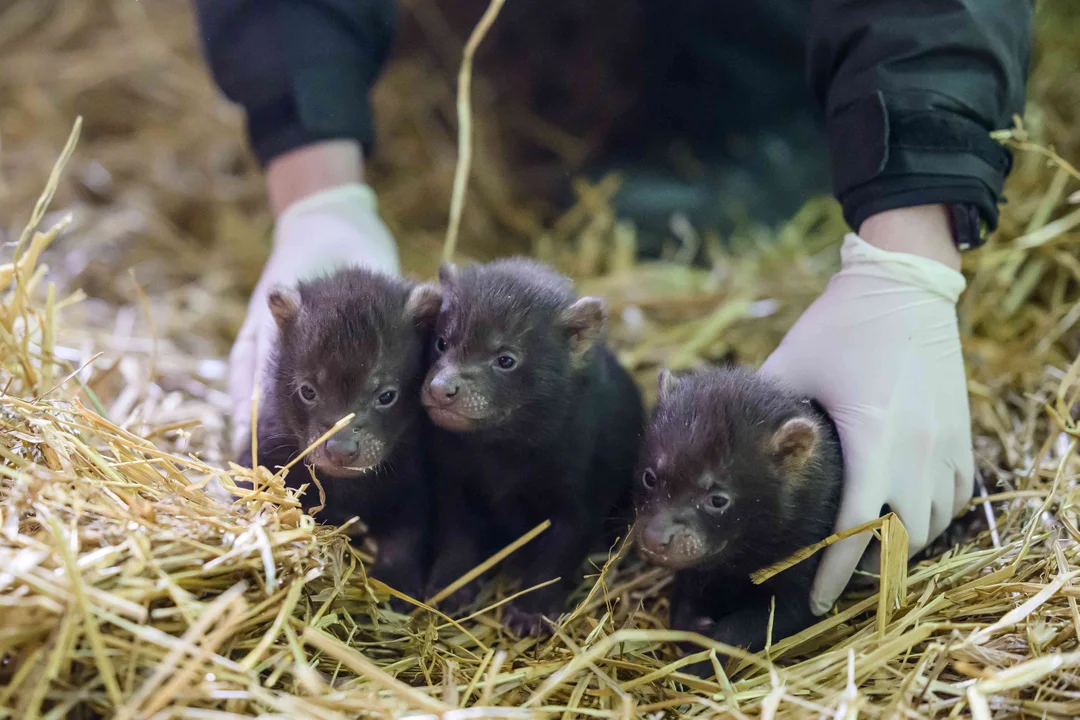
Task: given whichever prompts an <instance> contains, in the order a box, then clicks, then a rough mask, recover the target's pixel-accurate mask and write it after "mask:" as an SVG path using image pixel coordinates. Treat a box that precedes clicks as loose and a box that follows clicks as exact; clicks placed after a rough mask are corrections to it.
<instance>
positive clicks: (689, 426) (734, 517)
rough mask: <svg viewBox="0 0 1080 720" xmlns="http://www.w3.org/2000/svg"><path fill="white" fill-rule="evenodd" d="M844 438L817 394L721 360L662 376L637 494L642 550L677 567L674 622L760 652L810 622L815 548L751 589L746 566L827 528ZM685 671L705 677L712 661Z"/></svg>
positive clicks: (782, 554) (835, 502) (785, 552)
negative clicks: (796, 392)
mask: <svg viewBox="0 0 1080 720" xmlns="http://www.w3.org/2000/svg"><path fill="white" fill-rule="evenodd" d="M842 485H843V461H842V457H841V454H840V441H839V437H838V435H837V432H836V427H835V425H834V424H833V422H832V420H831V419H830V418H829V417H828V415H826V414H825V412H824V410H822V409H821V408H820V407H819V406H818V405H817V404H816V403H814V402H813V401H810V400H807V399H804V398H800V397H795V396H793V395H791V394H790V393H788V392H787V391H785V390H784V389H783V388H781V387H780V386H779V385H777V384H775V383H773V382H772V381H770V380H768V379H766V378H764V377H761V376H759V375H755V374H752V373H750V372H748V371H745V370H739V369H733V368H727V369H710V370H704V371H698V372H694V373H691V374H688V375H684V376H682V377H678V378H677V377H675V376H673V375H671V374H670V373H668V372H666V371H665V372H661V374H660V393H659V400H658V403H657V406H656V408H655V410H654V412H653V416H652V418H651V421H650V423H649V426H648V428H647V430H646V432H645V442H644V445H643V448H642V460H641V464H640V467H639V472H638V480H637V483H636V487H635V491H634V496H635V497H634V505H635V507H636V509H637V522H636V524H635V532H636V533H637V535H636V540H637V547H638V549H639V551H640V553H641V554H642V556H644V557H645V559H646V560H649V561H651V562H653V563H656V564H658V565H662V566H665V567H669V568H672V569H675V570H677V571H678V572H677V573H676V575H675V581H674V584H673V589H672V595H671V625H672V627H674V628H675V629H679V630H688V631H693V632H697V633H700V634H702V635H706V636H708V637H711V638H713V639H715V640H717V641H720V642H723V643H727V644H729V645H732V646H736V647H743V648H746V649H748V650H749V651H751V652H756V651H757V650H760V649H761V648H763V647H764V646H765V641H766V632H767V627H768V623H769V612H770V596H775V598H776V610H775V615H774V620H773V623H774V624H773V629H772V636H773V638H772V639H773V640H774V641H776V640H779V639H781V638H783V637H787V636H790V635H793V634H795V633H797V632H799V631H800V630H803V629H805V628H806V627H808V626H809V625H811V624H812V623H813V621H814V616H813V614H812V613H811V611H810V586H811V584H812V582H813V578H814V573H815V571H816V569H817V564H818V559H819V557H820V556H819V555H815V556H814V557H812V558H810V559H809V560H805V561H803V562H801V563H799V564H797V565H795V566H793V567H791V568H789V569H787V570H785V571H783V572H782V573H780V574H778V575H776V576H774V577H773V578H772V579H770V580H767V581H765V582H764V583H763V584H762V585H754V584H753V583H752V582H751V581H750V577H749V576H750V574H751V573H752V572H754V571H756V570H759V569H761V568H764V567H768V566H769V565H771V564H773V563H775V562H778V561H780V560H783V559H784V558H786V557H788V556H789V555H791V553H793V552H795V551H796V550H798V549H800V548H803V547H805V546H807V545H811V544H813V543H815V542H817V541H818V540H822V539H824V538H826V537H828V536H829V534H831V533H832V531H833V525H834V523H835V521H836V515H837V512H838V509H839V503H840V494H841V489H842ZM691 670H692V671H695V672H702V673H711V672H712V667H711V665H709V664H708V663H704V664H700V665H699V666H697V667H692V668H691Z"/></svg>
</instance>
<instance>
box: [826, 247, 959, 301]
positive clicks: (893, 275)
mask: <svg viewBox="0 0 1080 720" xmlns="http://www.w3.org/2000/svg"><path fill="white" fill-rule="evenodd" d="M840 262H841V266H842V269H841V271H840V272H841V274H846V275H852V274H860V275H873V276H875V277H881V278H885V279H888V280H892V281H895V282H898V283H903V284H905V285H911V286H914V287H917V288H920V289H922V290H926V291H927V292H931V293H934V294H935V295H939V296H941V297H942V298H945V299H946V300H948V301H949V302H951V303H953V304H955V303H956V302H957V301H958V300H959V299H960V294H961V293H963V292H964V289H965V288H966V287H967V280H966V279H965V278H964V276H963V274H962V273H959V272H957V271H956V270H953V269H952V268H950V267H947V266H945V265H943V264H941V263H940V262H938V261H937V260H931V259H930V258H925V257H922V256H920V255H913V254H911V253H902V252H890V251H888V250H882V249H881V248H879V247H875V246H874V245H871V244H870V243H868V242H866V241H865V240H863V239H862V238H861V237H859V236H858V235H856V234H855V233H848V234H847V235H846V236H844V244H843V246H842V247H841V248H840Z"/></svg>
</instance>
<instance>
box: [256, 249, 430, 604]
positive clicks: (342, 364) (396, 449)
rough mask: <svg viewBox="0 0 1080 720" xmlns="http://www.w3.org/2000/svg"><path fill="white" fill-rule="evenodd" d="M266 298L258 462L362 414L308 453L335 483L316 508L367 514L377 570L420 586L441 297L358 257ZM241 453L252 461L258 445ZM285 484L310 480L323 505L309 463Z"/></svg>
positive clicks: (309, 496)
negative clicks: (265, 381) (273, 331)
mask: <svg viewBox="0 0 1080 720" xmlns="http://www.w3.org/2000/svg"><path fill="white" fill-rule="evenodd" d="M268 302H269V305H270V309H271V311H272V313H273V316H274V319H275V320H276V322H277V325H278V330H279V334H278V344H277V348H276V351H275V354H274V357H273V359H272V362H271V369H270V372H269V385H270V387H269V391H268V393H267V398H266V400H265V401H264V402H263V403H262V408H261V411H260V417H259V423H258V433H257V435H258V441H259V442H258V452H259V463H260V464H262V465H264V466H266V467H269V468H271V469H275V468H276V467H279V466H283V465H285V464H287V463H288V462H289V461H290V460H292V459H293V458H295V457H296V456H297V454H299V453H300V452H301V451H303V450H304V449H306V448H307V447H308V446H309V445H311V444H312V443H313V442H315V441H316V440H318V439H319V438H320V437H321V436H322V435H324V434H325V433H326V432H327V431H328V430H330V429H331V428H332V427H333V426H334V424H335V423H337V422H338V421H339V420H341V419H343V418H344V417H346V416H348V415H349V414H350V413H352V414H355V417H354V418H353V419H352V420H351V421H350V422H349V424H348V425H347V426H346V427H344V428H342V429H341V430H339V431H338V432H337V433H335V434H334V435H332V436H331V437H330V438H328V439H327V440H326V441H325V442H324V443H323V444H321V445H320V446H318V447H317V448H315V449H314V450H313V451H312V452H311V453H310V454H309V455H307V456H306V457H305V458H304V460H303V462H304V463H305V464H311V465H312V466H313V469H314V472H315V473H316V475H317V477H318V478H319V481H320V484H321V485H322V487H323V488H324V490H325V491H326V505H325V507H324V508H323V509H322V510H321V511H320V512H319V514H318V515H317V519H318V520H319V521H320V522H323V523H327V524H336V525H340V524H343V523H344V522H346V521H348V520H350V519H351V518H353V517H359V518H360V519H361V520H362V521H363V522H364V523H365V525H367V527H368V530H369V532H370V535H371V536H372V537H373V539H374V540H375V541H376V544H377V546H378V553H377V559H376V563H375V567H374V568H373V570H372V575H373V576H374V577H375V578H377V579H379V580H380V581H382V582H384V583H386V584H388V585H390V586H391V587H393V588H395V589H397V590H400V591H401V592H404V593H406V594H408V595H410V596H411V597H419V596H420V594H421V593H422V590H423V581H424V575H425V573H426V563H425V560H426V557H427V555H428V540H429V533H428V526H429V524H430V501H431V488H430V484H429V480H428V473H427V469H426V467H425V461H424V448H423V445H424V444H425V441H424V436H425V435H426V433H427V431H428V429H429V428H430V425H429V423H428V422H427V418H426V416H425V415H424V412H423V409H422V408H421V407H420V400H419V397H420V385H421V381H422V380H423V373H424V348H425V346H426V345H427V337H428V334H429V328H428V327H427V324H428V322H429V321H430V320H432V319H433V318H434V312H435V311H437V310H438V296H437V295H436V296H434V298H432V296H431V295H430V293H429V292H428V290H427V289H426V288H423V287H420V288H414V287H413V286H411V285H410V284H409V283H407V282H406V281H404V280H401V279H399V278H393V277H389V276H387V275H383V274H381V273H376V272H372V271H369V270H366V269H362V268H349V269H343V270H339V271H337V272H335V273H333V274H330V275H327V276H324V277H321V278H318V279H315V280H311V281H308V282H302V283H300V284H299V286H298V287H297V288H296V289H291V288H276V289H275V290H273V291H272V292H271V293H270V295H269V299H268ZM240 462H241V463H242V464H245V465H248V466H250V464H251V452H250V451H247V452H246V453H244V456H243V457H242V458H241V460H240ZM286 483H287V484H288V485H289V486H291V487H299V486H300V485H303V484H307V485H309V489H308V491H307V492H306V493H305V495H304V497H303V500H302V502H303V504H304V507H305V508H306V509H309V508H311V507H313V506H315V505H318V504H319V496H318V493H317V492H316V490H315V489H314V488H313V487H310V486H313V483H312V482H311V477H310V471H309V470H308V468H306V467H304V466H303V465H300V466H299V467H294V468H293V469H292V470H290V472H289V473H288V475H287V477H286Z"/></svg>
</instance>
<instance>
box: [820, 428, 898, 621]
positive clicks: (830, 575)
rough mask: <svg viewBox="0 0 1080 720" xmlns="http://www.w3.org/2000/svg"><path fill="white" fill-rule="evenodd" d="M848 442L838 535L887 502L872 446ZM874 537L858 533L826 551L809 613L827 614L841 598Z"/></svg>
mask: <svg viewBox="0 0 1080 720" xmlns="http://www.w3.org/2000/svg"><path fill="white" fill-rule="evenodd" d="M842 437H843V436H842ZM848 442H849V445H848V446H847V447H845V449H844V462H845V465H846V468H845V475H846V477H845V480H844V496H843V500H842V501H841V503H840V512H839V513H838V514H837V516H836V531H837V532H840V531H843V530H847V529H849V528H852V527H855V526H857V525H861V524H862V523H865V522H869V521H870V520H873V519H874V518H876V517H878V513H879V511H880V510H881V506H882V504H883V502H884V498H883V497H882V496H881V494H880V490H879V482H880V481H879V480H878V478H876V477H874V475H875V473H876V472H877V465H878V462H877V460H876V459H875V458H874V455H873V450H874V447H873V445H872V444H871V445H870V446H869V448H868V449H864V446H862V445H859V444H856V441H855V440H854V439H849V440H848ZM872 537H873V534H872V533H871V532H869V531H868V532H864V533H859V534H858V535H855V536H853V537H850V538H846V539H844V540H841V541H840V542H838V543H835V544H834V545H830V546H829V547H828V548H826V549H825V551H824V553H823V555H822V557H821V565H819V566H818V570H817V575H816V576H815V578H814V585H813V588H811V591H810V610H811V611H812V612H813V613H814V614H815V615H824V614H825V613H826V612H828V610H829V608H830V607H832V604H833V603H834V602H836V599H837V598H838V597H840V593H842V592H843V591H844V588H845V587H846V586H847V584H848V581H849V580H850V579H851V574H852V573H853V572H854V571H855V568H856V566H858V564H859V558H861V557H862V554H863V552H864V551H865V550H866V545H867V543H869V542H870V539H871V538H872Z"/></svg>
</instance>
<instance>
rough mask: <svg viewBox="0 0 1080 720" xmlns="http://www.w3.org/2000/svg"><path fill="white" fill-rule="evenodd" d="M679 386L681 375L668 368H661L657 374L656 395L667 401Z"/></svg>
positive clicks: (661, 400)
mask: <svg viewBox="0 0 1080 720" xmlns="http://www.w3.org/2000/svg"><path fill="white" fill-rule="evenodd" d="M677 387H679V377H678V376H677V375H675V373H673V372H671V371H670V370H668V369H667V368H661V370H660V372H658V373H657V374H656V397H657V399H659V400H660V402H665V401H666V400H668V399H669V398H671V396H672V395H673V394H674V393H675V388H677Z"/></svg>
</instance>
